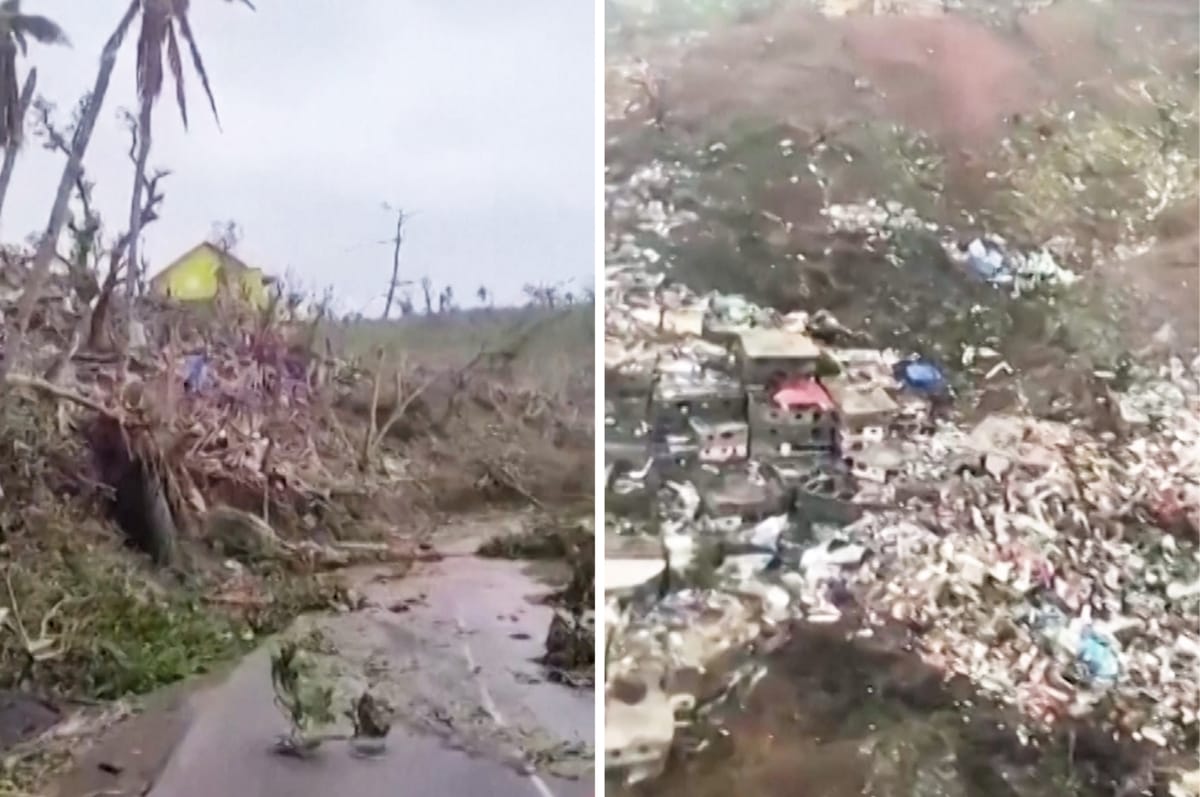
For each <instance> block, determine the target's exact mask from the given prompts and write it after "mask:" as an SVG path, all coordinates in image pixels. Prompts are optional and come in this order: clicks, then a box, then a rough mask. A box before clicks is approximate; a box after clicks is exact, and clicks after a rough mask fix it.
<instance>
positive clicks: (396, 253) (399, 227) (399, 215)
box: [383, 210, 404, 321]
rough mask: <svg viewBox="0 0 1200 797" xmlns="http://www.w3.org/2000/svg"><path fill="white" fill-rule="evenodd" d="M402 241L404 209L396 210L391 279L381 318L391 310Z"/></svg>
mask: <svg viewBox="0 0 1200 797" xmlns="http://www.w3.org/2000/svg"><path fill="white" fill-rule="evenodd" d="M402 243H404V211H403V210H397V211H396V238H395V244H396V248H395V249H393V250H392V281H391V282H390V283H388V292H387V304H385V305H384V306H383V320H384V321H387V319H388V314H389V313H391V312H392V300H393V299H394V298H396V281H397V280H398V279H399V278H400V245H401V244H402Z"/></svg>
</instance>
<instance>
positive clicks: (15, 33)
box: [0, 0, 67, 148]
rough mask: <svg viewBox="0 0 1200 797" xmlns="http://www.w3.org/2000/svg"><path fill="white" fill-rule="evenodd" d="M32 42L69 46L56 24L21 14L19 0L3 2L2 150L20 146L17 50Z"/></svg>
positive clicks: (0, 58)
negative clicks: (31, 40) (30, 40)
mask: <svg viewBox="0 0 1200 797" xmlns="http://www.w3.org/2000/svg"><path fill="white" fill-rule="evenodd" d="M29 39H33V40H34V41H37V42H40V43H42V44H67V36H66V34H65V33H63V31H62V28H60V27H59V26H58V25H57V24H56V23H55V22H53V21H51V20H50V19H48V18H46V17H42V16H38V15H36V14H22V13H21V3H20V0H4V2H0V147H3V148H8V147H12V146H17V145H19V144H20V143H21V132H22V127H23V125H22V116H23V114H22V112H21V99H20V95H21V88H20V81H19V80H18V79H17V51H18V50H19V51H20V52H21V54H22V55H25V54H27V52H28V50H29Z"/></svg>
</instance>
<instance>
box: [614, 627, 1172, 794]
mask: <svg viewBox="0 0 1200 797" xmlns="http://www.w3.org/2000/svg"><path fill="white" fill-rule="evenodd" d="M897 643H899V645H902V644H903V643H902V640H900V639H898V638H893V639H890V640H886V641H885V640H884V639H883V638H875V639H855V640H853V641H848V640H847V638H846V632H845V630H841V629H838V628H835V627H833V626H808V627H806V628H800V629H798V631H797V633H796V635H795V636H794V638H793V639H792V641H791V642H789V643H788V644H787V645H786V646H784V647H783V648H782V649H780V650H779V651H777V652H775V653H774V654H772V655H771V656H770V658H769V660H768V664H769V669H768V671H767V673H766V675H765V676H764V677H763V678H762V679H761V680H760V681H759V682H758V683H757V684H756V685H755V686H754V687H753V689H751V690H749V692H748V694H743V695H740V696H733V697H731V698H729V699H727V700H726V701H725V702H724V703H722V704H721V705H719V706H717V707H715V708H714V709H713V710H712V712H711V714H710V715H708V717H707V719H706V721H704V722H702V723H701V724H700V725H699V726H698V730H697V731H696V735H695V738H694V739H691V740H690V741H689V742H687V743H684V744H680V745H677V748H676V752H675V754H674V759H673V760H672V762H671V764H670V766H668V768H667V772H666V774H665V775H663V776H662V777H661V778H659V779H656V780H653V781H651V782H647V783H643V784H637V785H635V786H621V785H618V784H615V783H613V784H610V786H609V793H611V794H617V795H624V796H625V797H634V796H637V797H726V796H727V795H730V794H745V795H756V797H792V795H797V794H800V795H805V797H862V795H869V796H870V797H1112V796H1113V795H1118V794H1122V795H1134V794H1142V793H1147V794H1149V793H1158V792H1150V791H1147V792H1143V791H1141V789H1142V788H1143V787H1150V786H1152V785H1153V773H1151V772H1150V771H1148V770H1143V769H1140V768H1139V764H1140V758H1139V756H1138V754H1137V752H1136V751H1134V750H1131V749H1130V748H1121V747H1118V746H1117V745H1115V744H1113V743H1112V742H1111V741H1110V740H1109V739H1108V738H1107V737H1105V736H1103V735H1102V734H1092V733H1088V732H1087V731H1086V730H1084V729H1080V730H1079V731H1078V732H1077V735H1076V736H1075V740H1074V749H1073V750H1072V749H1071V747H1070V745H1069V744H1068V743H1066V742H1065V741H1064V742H1062V743H1055V744H1054V745H1047V746H1044V747H1038V746H1036V745H1027V744H1023V743H1022V742H1021V741H1020V737H1019V735H1018V733H1017V732H1016V730H1015V726H1014V725H1013V724H1010V723H1009V722H1008V721H1007V720H1006V717H1005V715H1004V713H1003V712H1001V711H1000V710H998V709H995V708H993V707H990V706H989V705H988V704H987V703H984V702H983V701H980V700H978V699H976V698H975V696H974V695H973V693H972V691H971V689H970V687H969V685H967V684H966V683H965V682H963V681H961V680H957V681H953V682H951V683H949V684H947V683H945V682H944V681H943V679H942V677H941V674H940V673H939V672H937V671H935V670H933V669H932V668H930V667H929V666H927V665H925V664H923V663H922V662H920V661H919V660H918V659H917V658H916V657H915V656H914V655H910V654H907V653H905V652H903V650H902V649H900V648H899V647H898V644H897ZM688 747H691V748H693V752H690V753H689V752H685V750H686V748H688Z"/></svg>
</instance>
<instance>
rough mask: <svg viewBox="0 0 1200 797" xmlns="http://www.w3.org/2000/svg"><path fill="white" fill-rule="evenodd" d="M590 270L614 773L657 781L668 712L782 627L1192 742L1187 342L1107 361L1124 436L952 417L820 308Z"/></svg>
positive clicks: (983, 246) (942, 397) (1192, 537)
mask: <svg viewBox="0 0 1200 797" xmlns="http://www.w3.org/2000/svg"><path fill="white" fill-rule="evenodd" d="M976 244H978V245H976ZM989 245H990V246H997V244H995V243H994V242H983V241H977V242H973V243H972V244H971V246H969V247H967V249H966V253H967V256H968V257H972V256H975V255H976V254H978V252H977V251H976V250H982V251H983V254H982V255H980V256H981V257H984V258H987V257H988V256H989V252H991V251H998V250H996V249H992V250H989V249H988V246H989ZM973 253H974V254H973ZM998 262H1000V263H1001V266H1000V268H1010V266H1008V265H1006V264H1008V263H1013V264H1014V265H1012V266H1011V268H1012V272H1011V273H1012V274H1013V276H1014V277H1016V278H1018V279H1019V278H1020V275H1022V274H1028V273H1030V272H1033V271H1038V270H1039V269H1041V270H1046V269H1045V268H1044V264H1042V265H1038V262H1037V260H1036V258H1028V259H1019V260H1015V261H1010V260H1008V259H1004V258H1001V259H1000V260H999V261H998ZM1039 273H1040V272H1039ZM993 276H994V274H993ZM607 280H608V284H607V294H608V295H607V304H606V306H607V321H606V341H605V368H606V437H605V452H606V478H607V488H606V489H607V499H606V500H607V503H606V507H607V509H608V512H609V517H608V521H607V529H606V541H605V544H606V573H605V579H606V582H605V598H606V606H607V608H606V618H605V624H606V627H607V629H608V636H607V639H608V651H607V672H606V683H607V687H606V705H607V711H608V715H607V736H606V739H607V741H606V765H607V767H608V768H609V770H610V772H618V773H620V774H621V775H622V776H623V777H625V778H627V779H629V780H638V779H642V778H646V777H653V776H655V775H657V774H658V773H659V772H660V771H661V769H662V767H663V765H664V763H665V756H666V753H667V751H668V750H669V749H670V748H671V746H672V742H673V739H674V737H675V733H676V728H677V727H678V726H679V723H680V722H683V723H684V724H686V721H687V720H689V719H693V718H695V717H696V716H697V714H696V710H697V708H699V707H703V706H704V705H705V704H707V703H710V702H711V701H712V700H713V699H714V698H716V697H718V696H720V695H723V694H725V693H726V692H727V691H728V690H729V689H730V688H731V687H732V686H733V685H734V684H736V683H739V682H744V681H745V679H747V678H754V677H755V673H756V672H758V670H757V668H756V663H755V659H756V657H757V656H759V655H760V654H762V653H763V652H764V651H767V650H770V649H772V648H774V647H775V646H776V645H778V644H781V642H782V641H783V640H784V639H786V638H787V628H788V626H789V624H790V623H792V622H803V623H822V624H825V623H845V624H847V626H848V627H849V628H851V629H852V631H851V633H855V634H860V635H861V634H870V633H872V629H873V628H878V627H880V626H883V625H888V626H892V627H898V628H900V629H902V630H903V631H904V632H905V633H906V634H907V635H908V636H909V637H910V639H911V641H912V646H913V649H914V650H915V651H916V652H917V653H918V655H920V657H921V658H922V659H923V660H925V661H926V662H927V663H929V664H931V665H933V666H935V667H937V668H938V669H939V670H940V671H941V672H943V673H944V674H945V676H946V678H950V677H952V676H954V675H963V676H966V677H967V678H969V679H970V680H971V682H973V683H974V684H975V686H976V688H977V689H979V690H980V691H981V692H982V693H984V694H985V695H987V696H988V697H990V698H994V699H995V700H996V701H997V702H999V703H1007V704H1010V705H1012V706H1013V707H1014V708H1016V709H1017V710H1019V712H1020V715H1021V716H1022V717H1024V718H1025V721H1026V726H1025V727H1024V728H1022V730H1021V733H1022V734H1023V738H1026V739H1032V738H1036V737H1038V735H1039V733H1040V732H1041V731H1044V730H1047V729H1049V728H1051V727H1053V726H1055V725H1056V723H1059V722H1075V721H1085V722H1091V723H1098V724H1100V725H1101V726H1102V727H1103V728H1105V729H1107V730H1110V731H1111V732H1113V733H1116V734H1119V735H1121V736H1122V737H1123V738H1126V739H1129V740H1132V741H1133V742H1135V743H1141V744H1146V745H1148V746H1152V747H1155V748H1159V749H1162V750H1166V751H1172V752H1179V751H1183V750H1186V749H1189V745H1191V746H1194V744H1195V740H1196V738H1197V733H1198V732H1200V725H1198V724H1197V716H1198V712H1200V698H1198V697H1197V693H1196V691H1195V689H1194V673H1195V672H1196V668H1197V666H1200V552H1198V546H1197V543H1198V542H1200V390H1198V389H1197V387H1198V385H1200V358H1197V359H1196V360H1195V361H1193V362H1191V363H1190V364H1189V363H1185V362H1183V361H1182V360H1181V359H1179V358H1173V359H1171V360H1170V361H1168V362H1167V363H1164V364H1163V365H1162V366H1161V367H1151V366H1149V365H1143V366H1135V367H1133V368H1132V369H1131V371H1130V372H1129V373H1127V374H1125V375H1123V380H1118V379H1116V378H1115V376H1114V375H1113V374H1098V375H1097V379H1099V380H1101V381H1103V382H1105V383H1106V384H1107V385H1108V387H1107V388H1106V390H1107V392H1106V395H1107V397H1108V399H1109V400H1110V401H1111V403H1112V404H1113V407H1114V408H1115V409H1116V414H1117V415H1118V416H1119V423H1118V424H1117V425H1116V427H1115V429H1114V428H1113V427H1112V426H1111V425H1105V424H1097V423H1093V422H1092V419H1090V418H1078V419H1075V420H1073V421H1071V422H1061V421H1049V420H1044V419H1040V418H1036V417H1032V416H1023V415H1016V414H992V415H989V416H986V417H983V419H982V420H977V421H974V422H968V421H967V420H966V419H965V418H963V417H961V416H960V414H959V413H958V412H957V411H956V408H955V407H954V395H953V391H952V390H951V388H950V387H949V385H948V379H947V374H946V373H945V371H944V366H943V365H942V364H939V363H935V362H931V361H929V360H926V359H924V358H922V357H920V356H917V355H915V354H914V355H907V354H903V353H900V352H896V351H886V350H877V349H874V348H871V347H870V346H869V345H867V343H865V342H864V341H863V340H862V338H861V336H857V335H855V334H854V332H853V331H851V330H848V329H845V328H844V327H842V326H841V325H840V324H838V322H837V321H836V319H835V318H833V317H832V316H831V315H830V314H829V313H825V312H821V313H814V314H811V315H810V314H806V313H791V314H781V313H778V312H775V311H773V310H770V309H767V308H760V307H755V306H753V305H752V304H751V303H749V302H746V301H744V300H741V299H739V298H738V297H732V296H716V295H710V296H697V295H695V294H694V293H692V292H691V291H689V290H687V289H686V288H684V287H682V286H680V285H678V284H671V283H668V282H666V281H665V280H664V279H663V278H662V276H661V275H659V276H655V275H651V274H648V273H647V272H646V271H645V270H643V267H642V266H640V265H628V266H612V267H610V268H609V270H608V275H607Z"/></svg>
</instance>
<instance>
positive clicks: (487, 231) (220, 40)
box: [0, 0, 596, 312]
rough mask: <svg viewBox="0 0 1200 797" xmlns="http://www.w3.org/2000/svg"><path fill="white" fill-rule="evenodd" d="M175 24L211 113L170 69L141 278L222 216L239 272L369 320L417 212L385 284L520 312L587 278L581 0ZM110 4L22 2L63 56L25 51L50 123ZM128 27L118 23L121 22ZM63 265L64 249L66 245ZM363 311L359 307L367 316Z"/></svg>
mask: <svg viewBox="0 0 1200 797" xmlns="http://www.w3.org/2000/svg"><path fill="white" fill-rule="evenodd" d="M191 5H192V15H191V16H192V26H193V29H194V32H195V35H196V38H197V40H198V41H199V43H200V47H201V50H202V53H203V55H204V58H205V64H206V66H207V68H208V73H209V77H210V79H211V82H212V85H213V91H214V94H215V95H216V98H217V105H218V110H219V111H220V114H221V123H222V127H223V132H222V131H219V130H218V129H217V126H216V124H215V123H214V122H213V119H212V115H211V113H209V112H208V109H207V106H206V104H205V100H204V99H203V93H202V91H201V88H200V85H199V82H198V81H197V80H196V78H195V76H194V72H192V71H191V70H190V67H189V65H188V64H187V63H186V62H187V61H188V59H187V58H186V57H185V69H186V70H188V71H187V74H186V77H187V89H188V97H189V112H190V119H191V130H190V131H189V132H185V131H184V129H183V126H182V123H181V122H180V119H179V113H178V111H177V109H176V107H175V102H174V92H173V88H172V87H171V85H170V84H169V83H168V85H167V86H166V87H165V89H164V92H163V96H162V99H161V101H160V103H159V105H158V108H157V111H156V113H155V118H154V121H155V126H154V149H153V151H152V153H151V166H161V167H164V168H169V169H171V170H172V172H173V173H172V175H171V176H170V177H169V178H168V179H167V181H166V182H165V187H166V202H165V204H164V207H163V216H162V219H161V220H160V221H158V222H156V223H155V224H154V225H152V226H151V227H149V228H148V229H147V231H146V236H145V244H144V247H145V251H146V253H147V255H148V257H149V258H150V261H151V268H152V269H154V268H158V267H161V266H162V265H165V264H166V263H167V262H169V261H170V260H171V259H173V258H174V257H175V256H176V255H178V254H180V253H182V252H183V251H184V250H186V249H188V248H189V247H191V246H192V245H194V244H195V243H197V242H199V241H200V240H202V239H204V238H205V237H207V236H208V234H209V231H210V230H211V228H212V225H213V223H214V222H216V221H221V220H226V219H233V220H236V221H237V222H238V223H239V224H240V225H241V227H242V229H243V232H244V238H243V242H242V245H241V248H240V250H239V251H240V253H241V255H242V256H243V258H244V259H246V260H248V261H250V262H251V263H252V264H253V265H257V266H260V267H262V268H264V269H266V270H268V271H269V272H273V273H278V274H283V273H285V272H287V271H288V270H291V271H292V272H294V273H295V274H297V275H299V277H300V279H301V280H302V281H303V283H304V284H305V285H306V286H307V287H309V288H312V289H319V288H321V287H324V286H326V285H333V286H335V287H336V289H337V292H338V293H339V294H340V295H341V296H342V298H343V302H341V303H342V304H343V305H344V306H345V307H346V309H362V308H364V307H365V308H366V309H367V311H368V312H370V311H372V310H374V311H376V312H377V311H378V309H379V308H381V307H382V299H380V298H378V297H379V296H380V295H381V294H382V292H383V291H384V290H385V289H386V282H387V279H388V274H389V270H390V268H391V256H392V253H391V248H390V245H387V244H382V245H381V244H380V243H379V242H380V241H382V240H383V239H386V238H389V237H390V236H391V235H392V232H393V226H394V219H393V217H392V216H391V215H390V214H389V213H387V212H386V211H384V210H383V209H382V208H381V203H383V202H384V201H388V202H391V203H393V204H398V205H401V206H403V207H405V208H407V209H409V210H410V211H412V212H413V213H414V214H415V215H414V216H413V218H412V219H411V221H410V222H409V225H408V228H407V234H406V240H405V244H404V248H403V250H402V254H401V273H402V277H409V278H412V279H413V280H414V281H415V280H417V279H419V278H420V276H422V275H426V274H427V275H429V276H430V277H431V278H432V279H433V280H434V282H435V283H436V284H439V285H441V284H450V285H453V287H454V289H455V293H456V294H457V295H458V296H460V297H462V299H466V298H467V297H468V296H470V297H473V295H474V293H475V290H476V289H477V288H478V287H479V285H481V284H483V285H487V286H488V287H489V288H491V289H492V290H494V292H495V295H496V297H497V300H498V301H499V300H512V299H516V298H519V296H520V291H521V286H522V284H524V283H526V282H539V281H545V282H557V281H559V280H564V279H568V278H574V279H575V280H576V283H579V282H581V281H583V280H585V279H590V275H591V274H592V272H593V268H594V266H593V251H594V246H593V218H594V214H593V207H594V197H595V193H596V192H595V190H594V185H595V175H594V165H593V158H594V155H593V153H594V145H593V138H594V135H595V132H594V130H595V124H594V106H595V103H594V100H593V93H594V76H593V75H594V72H593V70H594V52H593V50H594V40H595V37H594V31H593V4H592V3H590V2H581V1H580V0H506V1H505V2H502V3H497V2H480V1H479V0H350V2H344V1H343V2H334V0H286V1H285V0H257V2H256V5H257V7H258V11H257V12H252V11H250V10H249V9H247V8H245V7H244V6H242V5H240V4H237V3H225V2H220V1H219V0H193V2H192V4H191ZM125 6H126V0H88V2H85V3H80V2H78V0H25V2H24V3H23V7H24V10H25V11H26V12H27V13H40V14H45V15H47V16H50V17H52V18H53V19H55V20H56V21H58V22H59V24H61V25H62V26H63V28H64V29H65V30H66V32H67V34H68V35H69V36H70V38H71V42H72V46H71V47H70V48H69V49H68V48H58V47H53V48H52V47H35V48H33V49H31V51H30V54H29V57H28V59H26V60H25V61H24V62H23V63H22V65H21V66H20V72H21V75H22V79H23V76H24V73H25V70H26V69H27V68H28V66H29V65H30V64H35V65H36V66H37V67H38V74H39V85H38V89H39V94H42V95H44V96H45V97H47V98H48V99H50V100H52V101H54V102H56V103H57V104H58V106H59V108H60V114H61V116H62V117H63V118H64V119H65V118H66V117H67V116H68V115H69V111H70V109H71V108H72V106H73V105H74V103H75V102H76V101H77V100H78V98H79V97H80V96H81V95H82V94H83V93H84V92H85V91H87V90H89V89H90V87H91V85H92V82H93V80H94V78H95V73H96V66H97V64H98V61H99V54H100V50H101V48H102V46H103V44H104V41H105V39H106V38H107V37H108V35H109V33H110V32H111V31H112V29H113V27H114V26H115V25H116V23H117V20H118V19H119V18H120V15H121V12H122V10H123V9H124V8H125ZM135 24H136V23H135ZM136 37H137V30H136V27H135V29H134V30H133V31H132V32H131V35H130V37H129V39H128V40H127V41H126V43H125V49H124V50H123V52H122V54H121V59H120V62H119V64H118V66H117V70H116V73H115V74H114V77H113V84H112V86H111V88H110V89H109V93H108V98H107V100H106V102H105V107H104V109H103V111H102V113H101V117H100V123H99V125H98V128H97V131H96V134H95V136H94V138H93V139H92V144H91V147H90V148H89V149H88V153H87V159H86V161H85V167H86V169H87V171H88V174H89V175H90V176H91V177H92V178H93V179H94V180H95V182H96V184H97V186H96V204H97V206H98V208H99V209H100V211H101V213H102V215H103V217H104V221H105V226H106V229H108V230H109V231H117V230H122V229H125V227H126V226H127V221H128V206H129V192H130V188H131V183H132V167H131V165H130V163H129V161H128V159H127V155H126V152H127V150H128V133H127V132H126V131H125V130H124V129H123V128H122V126H121V124H120V122H119V120H118V115H117V114H118V109H119V108H122V107H126V108H132V107H133V106H134V101H135V87H134V70H133V61H134V48H135V45H136ZM62 163H63V160H62V158H61V157H59V156H58V155H54V154H51V153H48V152H45V151H43V150H41V149H40V148H39V147H38V146H37V144H36V142H31V145H30V146H29V147H28V149H27V150H26V152H25V153H24V154H23V156H22V158H21V160H20V161H19V162H18V164H17V171H16V175H15V177H14V179H13V186H12V189H11V192H10V195H9V198H8V200H7V202H6V203H5V207H4V212H3V217H2V219H0V237H2V238H3V240H5V241H9V242H15V241H18V240H21V239H24V238H25V237H26V236H27V235H28V234H30V233H31V232H34V231H38V230H40V229H42V228H43V227H44V225H45V223H46V218H47V216H48V213H49V209H50V204H51V201H52V200H53V196H54V191H55V187H56V185H57V183H58V178H59V175H60V173H61V169H62ZM64 248H65V243H64ZM368 303H370V304H368Z"/></svg>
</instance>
